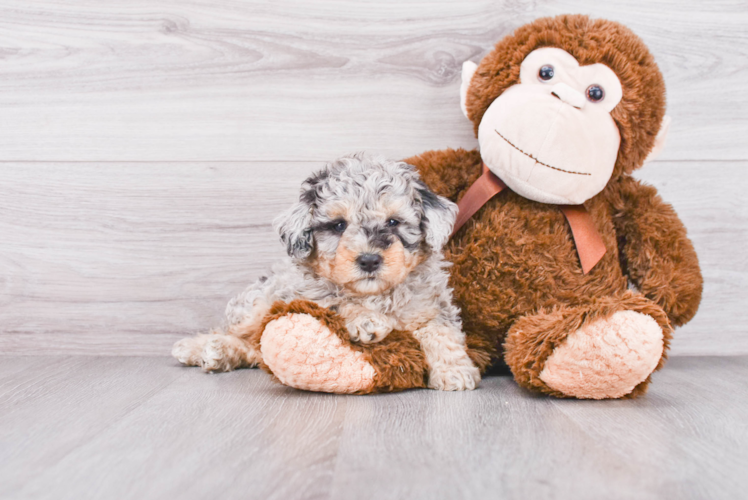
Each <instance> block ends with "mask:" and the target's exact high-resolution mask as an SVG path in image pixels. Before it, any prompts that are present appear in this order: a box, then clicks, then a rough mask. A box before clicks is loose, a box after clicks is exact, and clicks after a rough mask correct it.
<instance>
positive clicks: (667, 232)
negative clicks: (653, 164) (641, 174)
mask: <svg viewBox="0 0 748 500" xmlns="http://www.w3.org/2000/svg"><path fill="white" fill-rule="evenodd" d="M617 187H618V188H619V189H616V190H615V191H617V193H614V194H613V196H611V199H612V202H613V206H614V222H615V225H616V232H617V233H618V239H619V249H620V251H621V262H622V265H623V268H624V269H623V270H624V272H625V273H627V275H628V277H629V279H630V280H631V281H632V282H633V283H634V284H635V285H636V286H637V287H638V288H639V290H641V292H642V293H643V294H644V295H645V296H646V297H648V298H649V299H650V300H653V301H654V302H656V303H657V304H659V305H660V307H662V308H663V309H664V310H665V312H666V313H667V315H668V317H669V318H670V321H671V322H672V323H673V325H674V326H680V325H683V324H685V323H687V322H688V321H690V320H691V318H693V316H694V315H695V314H696V310H697V309H698V308H699V302H701V291H702V287H703V279H702V277H701V269H700V268H699V260H698V257H697V256H696V251H695V250H694V248H693V244H692V243H691V240H689V239H688V237H687V236H686V228H685V227H684V226H683V223H682V222H681V220H680V219H679V218H678V215H677V214H676V213H675V210H673V207H672V206H671V205H670V204H668V203H665V202H664V201H663V200H662V198H661V197H660V196H659V195H658V194H657V190H656V189H655V188H654V187H652V186H647V185H644V184H642V183H640V182H639V181H637V180H635V179H633V178H630V177H624V178H623V179H622V180H621V181H620V182H619V183H618V186H617Z"/></svg>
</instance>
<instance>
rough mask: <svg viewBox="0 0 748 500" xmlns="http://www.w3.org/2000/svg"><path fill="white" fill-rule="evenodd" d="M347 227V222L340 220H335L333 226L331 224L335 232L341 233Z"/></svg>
mask: <svg viewBox="0 0 748 500" xmlns="http://www.w3.org/2000/svg"><path fill="white" fill-rule="evenodd" d="M347 227H348V224H347V223H346V222H345V221H344V220H342V221H340V222H336V223H335V225H334V226H332V229H333V231H335V232H336V233H342V232H344V231H345V228H347Z"/></svg>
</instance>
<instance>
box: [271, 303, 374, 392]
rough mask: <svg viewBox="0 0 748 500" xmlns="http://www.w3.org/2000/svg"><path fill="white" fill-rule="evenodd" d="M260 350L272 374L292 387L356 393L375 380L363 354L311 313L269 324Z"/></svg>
mask: <svg viewBox="0 0 748 500" xmlns="http://www.w3.org/2000/svg"><path fill="white" fill-rule="evenodd" d="M260 350H261V352H262V359H263V361H264V362H265V364H267V365H268V367H269V368H270V370H271V371H272V372H273V374H274V375H275V376H276V377H278V380H280V381H281V382H283V383H284V384H285V385H288V386H290V387H295V388H297V389H304V390H307V391H316V392H334V393H353V392H357V391H366V390H368V389H370V388H371V387H372V385H373V383H374V376H375V375H376V372H375V370H374V367H373V366H371V364H369V362H367V361H366V359H365V358H364V355H363V354H362V353H360V352H358V351H354V350H353V349H351V348H350V347H349V346H347V345H345V344H344V343H343V341H342V340H340V338H339V337H338V336H337V335H335V334H334V333H333V332H331V331H330V329H329V328H327V327H326V326H325V325H323V324H322V323H320V322H319V321H318V320H317V319H316V318H314V317H313V316H310V315H309V314H289V315H287V316H283V317H281V318H278V319H276V320H273V321H271V322H270V323H268V324H267V326H266V327H265V331H264V332H263V334H262V340H261V341H260Z"/></svg>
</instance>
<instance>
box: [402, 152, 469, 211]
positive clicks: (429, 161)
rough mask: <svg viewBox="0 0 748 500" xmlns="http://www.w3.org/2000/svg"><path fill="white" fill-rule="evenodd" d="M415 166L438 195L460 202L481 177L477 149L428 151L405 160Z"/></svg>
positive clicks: (424, 180)
mask: <svg viewBox="0 0 748 500" xmlns="http://www.w3.org/2000/svg"><path fill="white" fill-rule="evenodd" d="M403 161H405V162H406V163H409V164H411V165H414V166H415V167H416V168H417V169H418V172H419V173H420V174H421V179H423V182H425V183H426V185H427V186H428V187H429V189H431V190H432V191H433V192H435V193H436V194H438V195H441V196H444V197H445V198H449V199H450V200H452V201H457V197H458V195H459V194H460V193H461V192H464V191H465V190H467V189H468V188H469V187H470V186H471V185H472V184H473V182H475V180H476V179H477V178H478V177H479V176H480V174H481V168H480V164H481V158H480V153H479V152H478V151H476V150H473V151H466V150H464V149H462V148H460V149H444V150H441V151H426V152H425V153H421V154H420V155H418V156H413V157H411V158H407V159H405V160H403Z"/></svg>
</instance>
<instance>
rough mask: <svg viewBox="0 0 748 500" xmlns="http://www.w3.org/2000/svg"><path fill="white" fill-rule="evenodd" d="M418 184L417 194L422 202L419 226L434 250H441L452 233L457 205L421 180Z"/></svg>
mask: <svg viewBox="0 0 748 500" xmlns="http://www.w3.org/2000/svg"><path fill="white" fill-rule="evenodd" d="M419 185H420V186H419V187H418V194H419V195H420V196H421V203H422V204H423V218H422V219H421V227H422V229H423V231H424V232H425V234H426V236H425V239H426V243H428V245H429V246H430V247H431V248H432V249H434V250H441V248H442V247H443V246H444V245H445V244H446V243H447V241H448V240H449V235H450V234H452V227H453V226H454V224H455V218H456V217H457V205H456V204H454V203H452V202H451V201H449V200H448V199H446V198H444V197H442V196H439V195H436V194H434V193H432V192H431V190H429V188H427V187H426V185H425V184H423V183H422V182H419Z"/></svg>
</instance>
